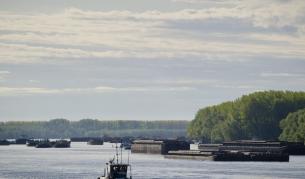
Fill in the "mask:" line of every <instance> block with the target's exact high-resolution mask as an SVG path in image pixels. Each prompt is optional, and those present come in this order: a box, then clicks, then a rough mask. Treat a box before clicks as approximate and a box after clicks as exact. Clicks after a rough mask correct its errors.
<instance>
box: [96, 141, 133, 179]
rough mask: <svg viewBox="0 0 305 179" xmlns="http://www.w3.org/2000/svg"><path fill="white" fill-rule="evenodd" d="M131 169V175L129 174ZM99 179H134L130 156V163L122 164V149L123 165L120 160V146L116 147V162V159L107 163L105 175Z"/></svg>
mask: <svg viewBox="0 0 305 179" xmlns="http://www.w3.org/2000/svg"><path fill="white" fill-rule="evenodd" d="M128 168H129V173H128ZM98 179H132V175H131V165H130V164H129V155H128V162H127V163H122V148H121V163H119V159H118V146H117V145H116V162H115V158H113V159H112V160H110V161H109V163H106V167H105V169H104V175H103V176H101V177H98Z"/></svg>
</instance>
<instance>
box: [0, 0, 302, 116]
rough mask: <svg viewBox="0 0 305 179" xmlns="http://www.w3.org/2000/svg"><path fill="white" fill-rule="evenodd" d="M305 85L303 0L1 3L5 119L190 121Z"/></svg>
mask: <svg viewBox="0 0 305 179" xmlns="http://www.w3.org/2000/svg"><path fill="white" fill-rule="evenodd" d="M264 90H291V91H304V90H305V1H303V0H265V1H257V0H27V1H20V0H0V121H21V120H26V121H32V120H34V121H37V120H50V119H54V118H66V119H69V120H80V119H84V118H93V119H99V120H192V119H193V118H194V116H195V115H196V112H197V111H198V110H199V109H200V108H204V107H206V106H209V105H215V104H219V103H222V102H225V101H228V100H234V99H236V98H238V97H240V96H242V95H246V94H249V93H252V92H256V91H264Z"/></svg>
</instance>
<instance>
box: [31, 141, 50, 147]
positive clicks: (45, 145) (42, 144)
mask: <svg viewBox="0 0 305 179" xmlns="http://www.w3.org/2000/svg"><path fill="white" fill-rule="evenodd" d="M35 147H36V148H51V147H52V144H51V142H50V141H49V140H44V141H40V142H39V143H38V144H37V145H36V146H35Z"/></svg>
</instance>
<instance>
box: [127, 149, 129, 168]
mask: <svg viewBox="0 0 305 179" xmlns="http://www.w3.org/2000/svg"><path fill="white" fill-rule="evenodd" d="M127 157H128V158H127V164H128V165H129V151H128V152H127Z"/></svg>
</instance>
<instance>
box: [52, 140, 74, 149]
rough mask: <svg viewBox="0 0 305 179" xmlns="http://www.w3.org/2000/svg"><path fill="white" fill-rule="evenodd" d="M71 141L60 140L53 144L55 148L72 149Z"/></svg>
mask: <svg viewBox="0 0 305 179" xmlns="http://www.w3.org/2000/svg"><path fill="white" fill-rule="evenodd" d="M70 144H71V141H68V140H58V141H56V142H55V143H54V144H53V147H55V148H70Z"/></svg>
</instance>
